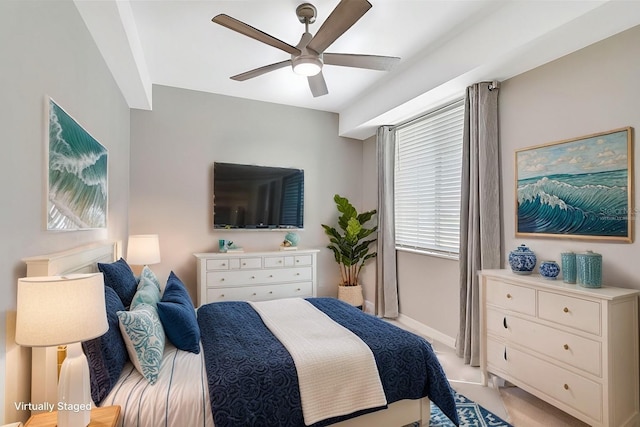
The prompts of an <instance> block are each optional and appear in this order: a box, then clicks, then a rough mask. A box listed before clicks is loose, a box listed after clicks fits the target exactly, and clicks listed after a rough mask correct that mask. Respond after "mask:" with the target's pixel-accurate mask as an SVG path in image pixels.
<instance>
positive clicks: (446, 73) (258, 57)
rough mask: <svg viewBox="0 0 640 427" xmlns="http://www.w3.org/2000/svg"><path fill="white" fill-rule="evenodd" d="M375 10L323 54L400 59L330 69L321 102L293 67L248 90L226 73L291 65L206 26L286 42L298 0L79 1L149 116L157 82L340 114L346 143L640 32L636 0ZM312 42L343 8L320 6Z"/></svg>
mask: <svg viewBox="0 0 640 427" xmlns="http://www.w3.org/2000/svg"><path fill="white" fill-rule="evenodd" d="M369 1H370V2H371V3H372V4H373V7H372V8H371V9H370V10H369V11H368V12H367V13H366V14H365V15H364V17H363V18H362V19H360V20H359V21H358V22H357V23H356V24H355V25H354V26H353V27H351V28H350V29H349V30H348V31H347V32H346V33H345V34H343V35H342V36H341V37H340V38H339V39H338V40H337V41H336V42H335V43H333V44H332V45H331V46H330V47H329V48H328V49H327V52H336V53H357V54H373V55H388V56H399V57H401V58H402V59H401V61H400V63H399V64H398V65H397V66H396V67H395V68H394V69H393V70H392V71H389V72H383V71H371V70H363V69H354V68H346V67H337V66H329V65H327V66H325V67H324V68H323V74H324V76H325V80H326V82H327V87H328V89H329V94H328V95H324V96H321V97H318V98H314V97H313V96H312V95H311V92H310V90H309V87H308V84H307V81H306V78H304V77H301V76H298V75H296V74H294V73H293V71H292V70H291V68H289V67H286V68H282V69H279V70H277V71H273V72H270V73H268V74H265V75H262V76H260V77H256V78H254V79H250V80H247V81H244V82H238V81H233V80H231V79H229V77H230V76H232V75H235V74H239V73H242V72H245V71H248V70H251V69H254V68H257V67H260V66H263V65H267V64H271V63H274V62H279V61H283V60H286V59H289V57H290V56H289V55H288V54H287V53H285V52H283V51H281V50H279V49H276V48H273V47H271V46H268V45H265V44H263V43H260V42H258V41H256V40H253V39H250V38H248V37H246V36H243V35H240V34H238V33H236V32H234V31H231V30H229V29H227V28H224V27H222V26H220V25H218V24H214V23H213V22H211V18H213V16H215V15H217V14H220V13H225V14H227V15H230V16H232V17H234V18H236V19H238V20H240V21H243V22H245V23H247V24H249V25H251V26H253V27H256V28H258V29H260V30H262V31H264V32H266V33H268V34H270V35H272V36H274V37H276V38H278V39H280V40H283V41H285V42H287V43H289V44H291V45H296V44H297V43H298V41H299V39H300V36H301V35H302V33H303V32H304V25H303V24H301V23H300V22H299V21H298V18H297V17H296V14H295V9H296V7H297V6H298V5H299V4H301V3H304V1H303V0H227V1H217V0H202V1H192V0H75V4H76V6H77V8H78V10H79V12H80V14H81V16H82V18H83V19H84V21H85V23H86V24H87V27H88V28H89V31H90V32H91V34H92V35H93V38H94V40H95V41H96V44H97V46H98V48H99V49H100V51H101V52H102V54H103V56H104V58H105V61H106V63H107V65H108V66H109V68H110V69H111V71H112V73H113V75H114V78H115V80H116V82H117V83H118V85H119V87H120V88H121V90H122V92H123V95H124V97H125V99H126V101H127V103H128V104H129V106H130V107H131V108H140V109H152V106H153V102H152V94H151V86H152V85H153V84H157V85H166V86H174V87H179V88H186V89H193V90H199V91H205V92H211V93H217V94H222V95H229V96H236V97H241V98H247V99H254V100H260V101H267V102H274V103H278V104H286V105H292V106H297V107H304V108H311V109H316V110H323V111H331V112H335V113H338V114H339V115H340V134H341V135H343V136H348V137H353V138H359V139H364V138H367V137H369V136H371V135H373V134H374V132H375V128H376V127H377V126H379V125H382V124H394V123H398V122H399V121H403V120H406V119H408V118H411V117H414V116H416V115H418V114H420V113H422V112H424V111H427V110H429V109H431V108H434V107H435V106H437V105H438V104H440V103H442V102H445V101H448V100H450V99H453V98H457V97H460V96H461V95H462V94H463V91H464V88H465V87H466V86H468V85H469V84H471V83H473V82H477V81H483V80H498V81H501V80H504V79H507V78H509V77H512V76H514V75H517V74H520V73H522V72H524V71H527V70H530V69H532V68H534V67H536V66H539V65H542V64H544V63H546V62H549V61H551V60H553V59H556V58H558V57H560V56H563V55H566V54H568V53H571V52H573V51H575V50H577V49H580V48H582V47H584V46H587V45H589V44H592V43H594V42H597V41H599V40H601V39H604V38H606V37H609V36H611V35H613V34H616V33H618V32H620V31H623V30H625V29H628V28H630V27H633V26H635V25H639V24H640V1H638V0H599V1H587V0H369ZM312 3H313V4H314V5H315V6H316V8H317V10H318V17H317V21H316V22H315V23H314V24H312V25H311V26H310V29H309V31H310V32H311V33H312V34H314V33H315V32H316V31H317V30H318V29H319V28H320V25H321V24H322V22H323V21H324V20H325V19H326V17H327V16H328V14H329V13H330V12H331V11H332V10H333V9H334V8H335V6H336V5H337V4H338V0H315V1H312Z"/></svg>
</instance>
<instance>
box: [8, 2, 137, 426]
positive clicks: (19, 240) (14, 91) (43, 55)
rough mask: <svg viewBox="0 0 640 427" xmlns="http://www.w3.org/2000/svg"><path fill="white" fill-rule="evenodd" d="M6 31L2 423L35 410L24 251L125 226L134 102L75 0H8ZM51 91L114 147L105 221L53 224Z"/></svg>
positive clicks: (69, 243) (113, 235)
mask: <svg viewBox="0 0 640 427" xmlns="http://www.w3.org/2000/svg"><path fill="white" fill-rule="evenodd" d="M0 40H1V41H2V42H0V58H2V67H1V68H0V75H1V78H0V94H1V95H0V98H1V99H2V103H1V107H0V129H2V137H3V141H2V147H3V149H4V150H5V154H4V155H3V160H4V161H3V164H2V167H1V168H0V177H1V182H2V190H1V191H2V193H1V196H0V200H2V211H1V213H0V215H1V217H2V221H0V236H2V244H1V245H0V249H1V251H2V252H1V253H0V293H1V294H2V298H0V311H1V313H0V384H2V387H0V400H2V402H3V406H2V407H0V408H1V409H0V424H1V423H2V421H3V418H4V422H9V421H17V420H20V419H21V420H23V421H24V420H25V417H27V416H28V414H26V413H24V412H22V413H17V412H16V411H15V407H14V401H16V400H18V401H24V402H28V401H29V394H28V393H29V392H28V387H29V384H28V381H25V378H20V377H19V375H20V372H22V371H21V368H22V366H19V364H18V362H17V361H16V355H17V354H18V353H20V352H22V353H20V354H23V353H25V350H24V349H22V350H20V348H19V347H16V346H15V343H14V340H13V333H14V331H13V328H12V323H13V319H14V318H15V307H16V282H17V280H18V278H19V277H24V275H25V274H26V266H25V265H24V263H23V262H22V261H21V259H22V258H24V257H27V256H31V255H37V254H43V253H49V252H55V251H59V250H64V249H68V248H72V247H75V246H79V245H82V244H85V243H89V242H93V241H96V240H102V239H114V240H123V239H125V237H126V235H127V212H128V209H129V206H128V198H129V109H128V107H127V105H126V104H125V102H124V99H123V97H122V95H121V94H120V91H119V90H118V88H117V86H116V84H115V82H114V80H113V78H112V77H111V74H110V73H109V71H108V69H107V67H106V65H105V63H104V61H103V59H102V56H101V55H100V53H99V52H98V50H97V48H96V46H95V45H94V43H93V40H92V38H91V36H90V35H89V33H88V31H87V29H86V27H85V25H84V22H83V21H82V19H81V18H80V16H79V14H78V12H77V11H76V8H75V6H74V5H73V3H72V2H71V1H51V0H47V1H11V0H9V1H7V0H3V1H1V2H0ZM47 96H50V97H51V98H53V99H54V100H55V101H56V102H57V103H58V104H59V105H60V106H62V107H63V108H64V109H65V110H66V111H67V113H69V114H70V115H71V116H72V117H74V118H75V119H76V120H77V121H78V122H79V123H80V124H82V125H83V126H84V128H85V129H86V130H87V131H88V132H89V133H91V134H92V135H93V137H94V138H96V139H97V140H98V141H99V142H100V143H101V144H103V145H104V146H105V147H107V149H108V150H109V213H108V215H109V216H108V229H107V230H99V231H82V232H47V231H45V226H44V215H45V210H46V209H45V207H46V204H45V199H44V195H45V170H46V165H45V160H44V159H45V157H44V151H45V135H46V133H45V125H46V123H47V118H46V117H45V114H44V112H45V108H44V107H45V99H46V97H47ZM5 341H6V342H5ZM26 353H27V355H28V354H29V352H28V350H26ZM5 361H6V364H7V365H6V369H5ZM27 368H28V369H30V366H28V367H27ZM29 372H30V370H28V371H27V375H28V373H29ZM5 386H6V387H5Z"/></svg>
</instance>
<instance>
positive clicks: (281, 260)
mask: <svg viewBox="0 0 640 427" xmlns="http://www.w3.org/2000/svg"><path fill="white" fill-rule="evenodd" d="M291 266H293V257H292V256H270V257H264V268H282V267H291Z"/></svg>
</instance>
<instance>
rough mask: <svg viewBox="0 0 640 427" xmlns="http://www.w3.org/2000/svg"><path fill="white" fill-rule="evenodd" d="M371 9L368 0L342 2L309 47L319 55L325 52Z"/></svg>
mask: <svg viewBox="0 0 640 427" xmlns="http://www.w3.org/2000/svg"><path fill="white" fill-rule="evenodd" d="M369 9H371V3H369V2H368V1H367V0H342V1H340V3H338V5H337V6H336V8H335V9H333V12H331V14H330V15H329V17H328V18H327V19H326V20H325V21H324V22H323V23H322V26H321V27H320V29H319V30H318V32H317V33H316V35H315V36H313V39H311V41H310V42H309V44H308V45H307V47H308V48H309V49H313V50H314V51H316V52H318V53H322V52H324V50H325V49H326V48H328V47H329V46H331V44H332V43H333V42H334V41H336V39H337V38H338V37H340V36H341V35H342V34H343V33H344V32H345V31H347V30H348V29H349V28H351V26H352V25H353V24H355V23H356V22H358V20H359V19H360V18H362V16H363V15H364V14H365V13H366V12H367V11H368V10H369Z"/></svg>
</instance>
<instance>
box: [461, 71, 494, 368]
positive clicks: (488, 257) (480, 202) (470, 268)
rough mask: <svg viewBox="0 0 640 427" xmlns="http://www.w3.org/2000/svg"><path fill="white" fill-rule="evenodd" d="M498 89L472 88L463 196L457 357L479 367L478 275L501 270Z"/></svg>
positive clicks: (487, 86)
mask: <svg viewBox="0 0 640 427" xmlns="http://www.w3.org/2000/svg"><path fill="white" fill-rule="evenodd" d="M499 163H500V161H499V138H498V85H497V83H491V82H482V83H476V84H474V85H472V86H469V87H468V88H467V93H466V100H465V120H464V137H463V148H462V182H461V184H462V191H461V197H460V330H459V333H458V337H457V340H456V353H457V355H458V356H459V357H462V358H464V362H465V363H466V364H469V365H471V366H479V364H480V320H479V311H480V305H479V284H478V283H479V279H478V274H477V273H478V270H482V269H489V268H500V256H501V253H502V250H501V245H500V225H501V223H502V221H501V218H500V176H499V171H500V164H499Z"/></svg>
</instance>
